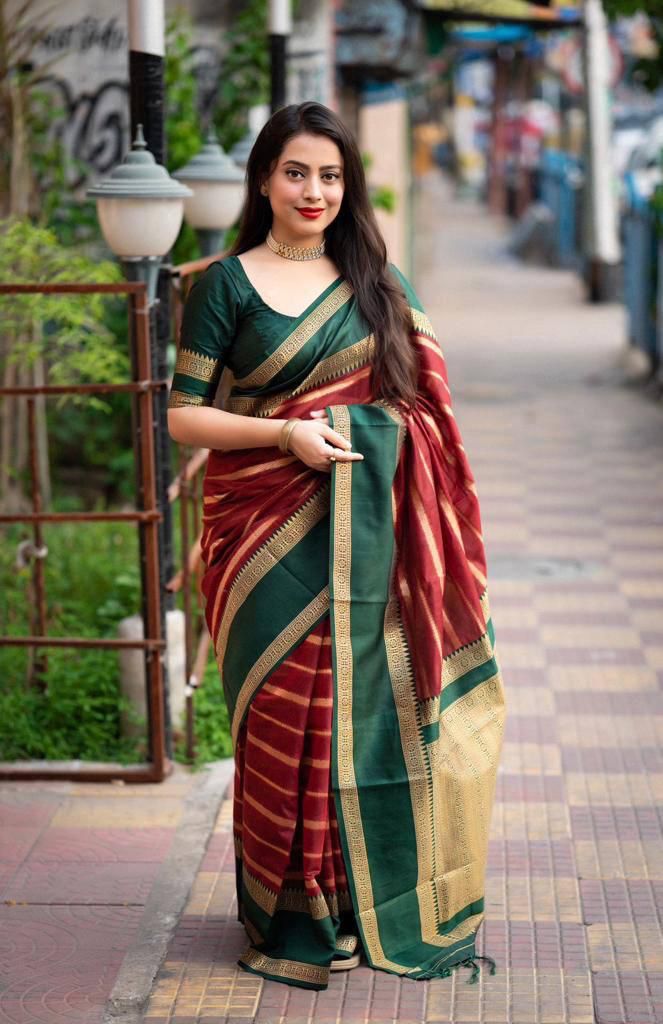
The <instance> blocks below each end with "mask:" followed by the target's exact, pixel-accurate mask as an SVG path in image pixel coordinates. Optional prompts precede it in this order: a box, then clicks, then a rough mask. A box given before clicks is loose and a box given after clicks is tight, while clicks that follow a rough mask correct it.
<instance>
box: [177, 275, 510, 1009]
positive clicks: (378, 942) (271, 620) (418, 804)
mask: <svg viewBox="0 0 663 1024" xmlns="http://www.w3.org/2000/svg"><path fill="white" fill-rule="evenodd" d="M392 269H393V272H394V274H395V275H396V276H397V277H398V279H399V280H400V282H401V285H402V287H403V288H404V290H405V293H406V295H407V297H408V300H409V303H410V308H411V315H412V329H411V340H412V344H413V345H414V346H415V348H416V351H417V354H418V358H419V378H418V399H417V403H416V406H415V408H414V409H405V408H402V407H400V406H398V405H390V404H388V403H385V402H382V401H379V400H376V398H375V396H374V395H373V394H372V392H371V385H370V376H371V360H372V356H373V352H374V339H373V338H372V336H371V335H370V333H368V331H367V329H366V325H365V323H364V322H363V320H362V317H361V315H360V312H359V310H358V308H357V306H356V303H355V301H354V297H353V294H352V290H351V289H350V288H349V286H348V285H347V283H346V282H344V281H343V280H339V281H337V282H335V283H334V284H333V285H332V286H330V287H329V288H327V289H326V290H325V292H324V293H323V294H322V296H321V297H320V299H319V300H318V301H316V302H315V303H313V304H312V305H311V306H310V307H309V308H308V309H307V310H306V311H305V312H304V313H303V314H302V316H301V317H297V318H284V317H282V316H281V317H280V319H278V318H276V319H274V321H273V324H272V327H273V330H270V332H269V333H268V334H267V333H266V332H265V331H261V330H258V329H257V327H256V325H253V328H254V329H252V330H250V329H249V328H250V327H251V325H247V323H246V322H245V321H242V319H241V317H242V309H241V302H239V300H238V308H239V312H238V310H237V308H236V309H235V310H234V313H233V315H235V316H237V317H238V318H239V322H240V323H243V326H242V327H241V331H242V332H243V333H242V334H241V353H239V354H238V355H237V356H236V361H235V367H234V374H235V382H234V386H233V388H232V390H231V392H230V396H229V398H228V400H227V404H226V408H227V409H228V410H229V411H231V412H235V413H238V414H241V415H246V416H258V417H276V418H280V419H285V418H289V417H292V416H299V417H302V418H306V417H307V416H309V415H310V413H311V412H312V411H313V410H316V409H325V410H326V411H327V415H328V417H329V421H330V423H331V424H332V425H333V426H334V428H335V429H336V430H338V431H339V432H340V433H341V434H343V435H344V436H345V437H346V438H348V439H349V440H350V441H351V442H352V446H353V449H354V450H355V451H359V452H361V453H362V454H363V455H364V460H363V461H362V462H355V463H336V464H335V465H334V466H333V469H332V472H331V474H328V473H320V472H316V471H314V470H312V469H310V468H309V467H308V466H306V465H305V464H304V463H302V462H301V461H300V460H298V459H297V458H296V456H294V455H292V454H287V455H283V454H281V453H280V452H279V451H278V450H277V449H274V448H272V449H269V448H261V449H250V450H248V449H247V450H240V451H212V452H211V453H210V457H209V462H208V467H207V472H206V477H205V484H204V523H203V536H202V554H203V558H204V562H205V565H206V570H205V574H204V578H203V591H204V595H205V599H206V615H207V622H208V626H209V629H210V633H211V635H212V638H213V641H214V646H215V651H216V657H217V661H218V665H219V670H220V676H221V683H222V685H223V689H224V694H225V697H226V701H227V704H228V709H229V714H230V719H231V723H232V736H233V743H234V750H235V762H236V774H235V797H234V800H235V802H234V830H235V845H236V860H237V896H238V914H239V917H240V919H241V920H242V921H243V923H244V925H245V928H246V931H247V936H248V942H249V944H248V947H247V950H246V952H245V953H244V954H243V956H242V957H241V959H240V964H241V965H242V966H243V967H244V968H245V969H246V970H248V971H253V972H256V973H258V974H260V975H262V976H264V977H268V978H274V979H276V980H279V981H283V982H286V983H288V984H292V985H299V986H303V987H309V988H318V989H320V988H324V987H325V986H326V985H327V983H328V979H329V969H330V965H331V963H332V959H333V958H334V957H335V956H341V957H342V956H348V955H350V954H351V953H352V952H353V951H354V949H355V947H356V946H357V944H358V942H359V943H360V945H361V948H362V949H363V953H364V956H365V957H366V960H367V962H368V963H369V964H370V965H371V966H372V967H374V968H376V969H380V970H384V971H388V972H392V973H395V974H399V975H404V976H407V977H410V978H414V979H421V978H432V977H445V976H448V975H449V974H450V973H451V971H452V970H453V969H455V968H456V967H458V966H459V965H461V964H462V965H465V966H467V967H469V968H470V969H471V978H470V980H471V981H473V980H475V979H476V975H477V972H478V970H479V963H478V961H479V960H481V959H482V958H481V957H477V956H476V934H477V930H478V928H479V926H480V925H481V923H482V921H483V919H484V882H485V867H486V856H487V848H488V830H489V824H490V816H491V810H492V805H493V798H494V788H495V782H496V773H497V765H498V762H499V758H500V753H501V745H502V736H503V727H504V720H505V708H506V705H505V695H504V688H503V683H502V677H501V673H500V669H499V665H498V662H497V658H496V647H495V633H494V629H493V623H492V619H491V616H490V608H489V601H488V591H487V579H486V559H485V552H484V544H483V536H482V530H481V517H480V511H479V500H478V494H477V488H476V482H475V479H474V476H473V474H472V471H471V469H470V465H469V462H468V458H467V455H466V452H465V449H464V446H463V443H462V438H461V435H460V432H459V429H458V425H457V423H456V420H455V417H454V414H453V410H452V402H451V395H450V391H449V385H448V380H447V373H446V365H445V361H444V357H443V353H442V349H441V347H440V344H439V342H438V340H437V338H436V335H435V332H434V330H433V327H432V325H431V323H430V321H429V320H428V317H427V316H426V314H425V312H424V311H423V308H422V306H421V303H420V302H419V299H418V297H417V296H416V294H415V293H414V291H413V290H412V288H411V286H410V285H409V282H408V281H407V280H406V279H405V278H404V277H403V276H402V275H400V273H399V272H398V271H397V270H396V268H392ZM235 297H236V296H235ZM240 298H241V297H240ZM236 344H237V345H239V344H240V341H239V340H238V341H236ZM187 366H188V367H190V366H191V360H190V358H189V363H188V364H187ZM187 372H190V369H189V370H188V371H187ZM214 372H215V373H216V369H215V371H214ZM185 386H186V382H185V378H184V376H183V375H182V374H181V375H180V377H179V378H178V387H179V388H180V389H181V388H184V387H185ZM178 401H186V399H181V400H179V399H178ZM483 959H486V960H487V961H488V962H489V963H490V964H491V971H492V972H494V970H495V964H494V962H493V961H492V960H491V958H490V957H484V958H483Z"/></svg>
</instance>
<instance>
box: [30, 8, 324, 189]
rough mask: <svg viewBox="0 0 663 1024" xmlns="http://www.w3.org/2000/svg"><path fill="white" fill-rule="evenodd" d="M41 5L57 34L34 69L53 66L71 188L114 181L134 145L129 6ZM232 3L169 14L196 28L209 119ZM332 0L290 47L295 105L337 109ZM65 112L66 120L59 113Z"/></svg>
mask: <svg viewBox="0 0 663 1024" xmlns="http://www.w3.org/2000/svg"><path fill="white" fill-rule="evenodd" d="M53 6H54V5H53V4H52V0H41V6H40V7H39V6H37V7H36V13H37V15H39V13H40V10H41V11H43V19H40V21H41V24H43V23H44V21H46V22H49V21H50V22H53V28H52V30H50V31H48V32H47V33H46V34H45V35H44V37H43V38H42V39H36V41H35V44H34V47H33V50H32V56H33V60H34V63H35V64H37V65H39V66H43V65H46V64H49V68H48V72H47V77H46V80H45V82H44V86H43V88H44V90H45V91H47V92H48V93H50V94H52V96H53V109H54V112H56V119H57V120H56V128H57V131H58V132H59V134H60V135H61V137H62V139H63V142H64V144H65V148H66V151H67V152H68V153H69V154H70V155H71V157H72V158H73V160H74V161H75V162H76V163H80V165H82V166H79V167H78V168H76V167H75V166H73V165H72V168H71V173H70V183H71V185H72V187H76V186H78V185H81V184H82V183H83V182H84V181H85V179H86V178H94V177H98V176H99V175H101V174H104V173H106V172H107V171H108V170H110V168H111V167H113V166H114V165H115V164H116V163H118V162H119V161H120V160H121V159H122V157H123V156H124V154H125V152H126V150H127V148H128V144H129V110H128V68H127V48H128V37H127V4H126V2H117V0H99V2H96V3H93V2H92V0H62V2H61V3H58V5H57V9H56V13H55V14H54V13H53ZM234 6H236V4H234V5H233V3H231V2H229V0H226V2H222V0H220V2H217V3H214V4H212V5H211V4H209V3H206V2H203V0H188V2H182V0H166V11H167V12H169V11H171V10H174V9H177V8H180V9H181V8H185V9H187V10H188V11H189V13H190V15H191V17H192V19H193V21H194V43H195V45H194V53H193V67H194V75H195V78H196V80H197V83H198V87H199V98H200V108H201V111H203V112H204V111H207V110H209V109H210V107H211V106H212V105H213V103H214V98H215V95H216V92H217V90H218V83H219V76H220V75H222V74H223V59H222V57H223V48H224V47H223V37H224V26H225V25H227V24H228V21H229V19H230V18H231V17H232V13H233V7H234ZM332 46H333V39H332V36H331V0H303V3H302V4H301V18H300V19H299V20H298V22H297V23H296V24H295V26H294V31H293V36H292V38H291V40H290V55H291V56H290V69H289V81H288V98H289V101H290V102H301V101H302V100H304V99H316V100H319V101H320V102H323V103H331V102H332V99H333V88H334V68H333V60H332V59H331V57H332V52H331V49H330V48H331V47H332ZM59 111H62V112H63V114H62V116H61V117H58V116H57V112H59Z"/></svg>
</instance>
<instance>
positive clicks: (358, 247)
mask: <svg viewBox="0 0 663 1024" xmlns="http://www.w3.org/2000/svg"><path fill="white" fill-rule="evenodd" d="M303 133H307V134H311V135H326V136H327V138H329V139H331V140H332V141H333V142H335V143H336V145H337V146H338V148H339V150H340V152H341V155H342V157H343V164H344V167H343V177H344V182H345V191H344V194H343V200H342V202H341V207H340V209H339V212H338V214H337V215H336V217H335V219H334V220H333V221H332V223H331V224H330V225H329V227H328V228H327V229H326V231H325V251H326V253H327V254H328V255H329V257H330V258H331V259H332V260H333V261H334V263H335V264H336V266H337V267H338V269H339V271H340V273H341V274H342V276H343V277H344V278H345V280H346V281H347V282H348V283H349V284H350V285H351V287H352V289H353V291H354V294H355V298H356V300H357V304H358V306H359V309H360V311H361V314H362V316H363V318H364V319H365V321H366V323H367V324H368V327H369V330H370V332H371V333H372V334H373V336H374V338H375V359H374V361H373V367H372V387H373V392H374V394H375V397H376V398H382V399H385V400H387V401H401V402H404V403H405V404H406V405H407V406H410V407H411V406H413V405H414V403H415V400H416V391H417V356H416V352H415V350H414V346H413V345H412V343H411V341H410V330H411V326H412V321H411V315H410V309H409V303H408V300H407V298H406V296H405V294H404V292H403V290H402V288H401V285H400V283H399V282H398V281H397V279H396V277H395V276H394V275H393V274H392V273H391V271H390V270H389V267H388V263H387V249H386V246H385V243H384V239H383V238H382V234H381V233H380V229H379V227H378V224H377V221H376V219H375V214H374V212H373V207H372V206H371V202H370V199H369V195H368V187H367V185H366V176H365V174H364V167H363V164H362V161H361V157H360V154H359V149H358V147H357V143H356V142H355V140H354V138H353V136H352V134H351V133H350V131H349V130H348V129H347V128H346V126H345V125H344V124H343V122H342V121H341V119H340V117H338V116H337V115H336V114H335V113H334V111H333V110H330V109H329V107H325V106H323V104H322V103H314V102H312V101H309V102H306V103H300V104H296V103H292V104H290V105H289V106H287V107H282V108H281V109H280V110H277V111H276V113H275V114H273V115H272V117H271V118H270V119H269V121H268V122H267V123H266V124H265V125H264V126H263V128H262V130H261V132H260V134H259V135H258V138H257V139H256V141H255V143H254V145H253V149H252V150H251V155H250V156H249V161H248V165H247V169H246V185H247V191H246V199H245V202H244V208H243V210H242V215H241V219H240V226H239V235H238V236H237V239H236V241H235V244H234V245H233V246H232V248H231V249H230V251H229V255H237V254H238V253H242V252H246V251H247V250H248V249H253V248H255V246H257V245H261V244H262V243H263V242H264V241H265V238H266V236H267V231H268V230H269V228H270V227H271V223H272V210H271V207H270V205H269V199H268V198H267V197H266V196H263V195H262V194H261V192H260V186H261V185H262V183H263V182H264V181H265V180H266V179H267V178H268V177H269V175H270V174H271V173H272V171H273V169H274V166H275V164H276V162H277V161H278V158H279V156H280V154H281V153H282V151H283V149H284V147H285V145H286V144H287V143H288V142H289V141H290V139H292V138H293V137H294V136H295V135H301V134H303Z"/></svg>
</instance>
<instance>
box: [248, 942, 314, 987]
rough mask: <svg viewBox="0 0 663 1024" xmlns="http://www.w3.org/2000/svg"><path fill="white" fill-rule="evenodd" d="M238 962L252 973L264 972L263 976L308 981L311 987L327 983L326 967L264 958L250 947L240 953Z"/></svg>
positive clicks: (264, 956) (269, 957)
mask: <svg viewBox="0 0 663 1024" xmlns="http://www.w3.org/2000/svg"><path fill="white" fill-rule="evenodd" d="M239 962H240V963H242V964H246V966H247V967H251V968H252V969H253V970H254V971H264V973H265V974H273V975H274V976H275V977H277V978H292V979H293V981H308V982H310V983H311V984H313V985H326V984H327V983H328V981H329V968H328V967H318V966H317V964H304V963H302V962H301V961H300V960H274V959H273V958H272V957H271V956H266V954H265V953H260V952H258V950H257V949H253V948H251V947H249V949H247V950H246V951H245V952H244V953H242V955H241V957H240V958H239Z"/></svg>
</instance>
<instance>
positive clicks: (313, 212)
mask: <svg viewBox="0 0 663 1024" xmlns="http://www.w3.org/2000/svg"><path fill="white" fill-rule="evenodd" d="M296 210H297V212H298V213H301V215H302V217H307V218H308V219H309V220H315V218H316V217H319V216H320V214H321V213H324V212H325V211H324V210H323V209H322V208H321V207H319V206H297V207H296Z"/></svg>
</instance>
